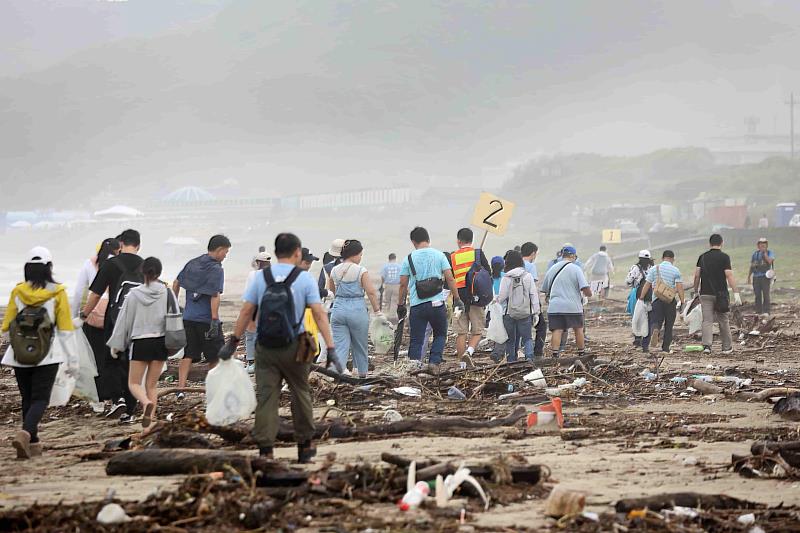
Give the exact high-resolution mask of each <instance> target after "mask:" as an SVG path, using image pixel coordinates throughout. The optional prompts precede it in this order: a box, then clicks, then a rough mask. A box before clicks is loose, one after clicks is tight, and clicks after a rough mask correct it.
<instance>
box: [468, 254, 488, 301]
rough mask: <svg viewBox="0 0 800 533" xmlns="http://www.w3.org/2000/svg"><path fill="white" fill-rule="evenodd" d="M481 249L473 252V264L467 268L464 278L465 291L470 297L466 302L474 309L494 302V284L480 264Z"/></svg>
mask: <svg viewBox="0 0 800 533" xmlns="http://www.w3.org/2000/svg"><path fill="white" fill-rule="evenodd" d="M481 253H482V252H481V249H480V248H478V249H476V250H475V262H474V263H472V266H471V267H470V268H469V271H468V272H467V277H466V283H467V290H468V291H469V295H470V297H471V299H470V301H469V302H468V303H469V304H470V305H474V306H475V307H486V306H487V305H489V304H490V303H492V300H494V283H493V282H492V274H491V272H489V271H488V270H486V269H485V268H483V265H482V264H481Z"/></svg>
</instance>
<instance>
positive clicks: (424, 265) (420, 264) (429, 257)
mask: <svg viewBox="0 0 800 533" xmlns="http://www.w3.org/2000/svg"><path fill="white" fill-rule="evenodd" d="M411 259H412V261H414V269H415V270H416V271H417V275H416V276H414V275H413V274H411V267H410V266H409V264H408V256H406V258H405V259H404V260H403V268H402V269H401V270H400V275H401V276H408V294H409V296H410V297H411V307H414V306H415V305H419V304H424V303H427V302H433V301H434V300H437V299H438V295H436V296H433V297H431V298H420V297H419V296H417V279H428V278H440V279H443V278H444V273H445V272H446V271H448V270H451V268H450V263H449V262H448V261H447V257H445V255H444V254H443V253H442V252H440V251H439V250H437V249H436V248H420V249H419V250H414V251H413V252H411Z"/></svg>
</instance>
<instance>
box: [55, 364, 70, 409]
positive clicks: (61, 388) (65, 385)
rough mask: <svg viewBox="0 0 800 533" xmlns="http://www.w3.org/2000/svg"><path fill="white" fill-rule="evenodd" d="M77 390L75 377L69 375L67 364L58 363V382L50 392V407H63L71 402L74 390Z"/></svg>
mask: <svg viewBox="0 0 800 533" xmlns="http://www.w3.org/2000/svg"><path fill="white" fill-rule="evenodd" d="M73 390H75V378H74V377H70V376H68V375H67V364H66V363H61V364H60V365H58V374H56V382H55V383H54V384H53V390H52V392H51V393H50V407H63V406H65V405H67V404H68V403H69V399H70V397H71V396H72V391H73Z"/></svg>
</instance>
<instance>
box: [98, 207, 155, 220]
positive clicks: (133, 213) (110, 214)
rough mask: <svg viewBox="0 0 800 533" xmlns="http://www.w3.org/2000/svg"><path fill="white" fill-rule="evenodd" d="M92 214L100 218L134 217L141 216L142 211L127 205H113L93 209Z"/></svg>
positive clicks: (142, 214)
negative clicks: (102, 208) (97, 209)
mask: <svg viewBox="0 0 800 533" xmlns="http://www.w3.org/2000/svg"><path fill="white" fill-rule="evenodd" d="M94 216H96V217H102V218H134V217H143V216H144V213H142V212H141V211H139V210H138V209H134V208H133V207H128V206H127V205H115V206H114V207H109V208H108V209H104V210H102V211H95V212H94Z"/></svg>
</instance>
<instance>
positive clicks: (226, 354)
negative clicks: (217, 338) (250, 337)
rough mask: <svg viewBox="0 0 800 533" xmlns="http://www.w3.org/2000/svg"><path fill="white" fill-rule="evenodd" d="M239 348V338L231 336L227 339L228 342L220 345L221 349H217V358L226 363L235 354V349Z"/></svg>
mask: <svg viewBox="0 0 800 533" xmlns="http://www.w3.org/2000/svg"><path fill="white" fill-rule="evenodd" d="M238 346H239V338H238V337H236V336H235V335H231V336H230V337H228V342H226V343H225V344H223V345H222V348H220V349H219V352H218V353H217V357H219V358H220V359H222V360H223V361H227V360H228V359H230V358H231V357H233V354H235V353H236V348H237V347H238Z"/></svg>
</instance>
